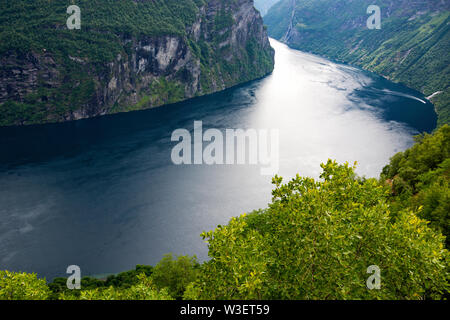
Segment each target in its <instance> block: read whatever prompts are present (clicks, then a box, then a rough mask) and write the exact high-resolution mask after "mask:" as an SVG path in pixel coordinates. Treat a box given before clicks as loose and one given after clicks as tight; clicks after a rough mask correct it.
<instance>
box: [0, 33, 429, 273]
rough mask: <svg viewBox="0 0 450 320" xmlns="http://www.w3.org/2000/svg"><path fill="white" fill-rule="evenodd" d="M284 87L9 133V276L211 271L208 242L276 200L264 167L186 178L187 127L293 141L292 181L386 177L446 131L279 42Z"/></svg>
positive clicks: (386, 93) (196, 170)
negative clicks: (177, 154) (177, 264)
mask: <svg viewBox="0 0 450 320" xmlns="http://www.w3.org/2000/svg"><path fill="white" fill-rule="evenodd" d="M272 44H273V46H274V47H275V49H276V68H275V71H274V73H273V74H272V75H270V76H268V77H266V78H264V79H262V80H259V81H255V82H252V83H249V84H246V85H243V86H240V87H237V88H234V89H231V90H227V91H225V92H221V93H218V94H215V95H211V96H208V97H203V98H198V99H195V100H191V101H187V102H183V103H179V104H176V105H171V106H165V107H161V108H157V109H153V110H147V111H142V112H134V113H128V114H120V115H113V116H106V117H102V118H96V119H89V120H83V121H77V122H72V123H64V124H54V125H42V126H33V127H22V128H2V129H0V269H9V270H13V271H26V272H37V273H38V274H39V275H40V276H45V277H47V278H48V279H51V278H53V277H55V276H61V275H64V274H65V270H66V268H67V266H69V265H72V264H75V265H79V266H80V267H81V270H82V273H83V275H93V274H105V273H116V272H120V271H125V270H128V269H132V268H134V266H135V265H136V264H155V263H157V262H158V261H159V260H160V259H161V257H162V256H163V254H165V253H169V252H173V253H176V254H190V255H194V254H196V255H197V256H198V257H199V259H200V260H204V259H207V246H206V245H205V244H204V243H203V241H202V239H201V238H200V236H199V234H200V233H201V232H202V231H204V230H210V229H212V228H214V227H216V226H217V225H218V224H225V223H227V221H228V220H229V219H230V218H231V217H233V216H237V215H240V214H242V213H244V212H248V211H251V210H253V209H258V208H263V207H265V206H266V205H267V203H268V202H270V199H271V194H270V191H271V189H272V186H271V184H270V181H271V178H270V177H268V176H262V175H261V174H260V167H259V166H257V165H252V166H250V165H227V166H207V165H197V166H193V165H192V166H189V165H184V166H175V165H173V164H172V161H171V150H172V148H173V146H174V145H175V143H173V142H171V141H170V137H171V134H172V132H173V131H174V130H175V129H178V128H186V129H189V130H192V129H193V123H194V121H195V120H202V121H203V125H204V127H205V130H206V129H207V128H218V129H220V130H224V129H226V128H242V129H248V128H255V129H278V130H279V131H280V172H279V173H280V175H282V176H284V177H286V178H289V177H292V176H294V175H295V174H296V173H299V174H301V175H307V176H313V177H317V176H318V175H319V173H320V166H319V165H320V163H321V162H324V161H326V160H327V159H328V158H333V159H337V160H338V161H340V162H343V161H350V162H353V161H356V160H357V161H358V162H359V167H358V173H360V174H361V175H366V176H374V177H376V176H378V174H379V172H380V171H381V169H382V168H383V166H384V165H385V164H386V163H387V162H388V160H389V158H390V157H391V156H392V155H394V154H395V153H396V152H398V151H402V150H404V149H406V148H408V147H410V146H411V145H412V143H413V139H412V136H413V135H415V134H417V133H419V132H422V131H431V130H432V129H433V128H434V127H435V125H436V115H435V114H434V111H433V106H432V105H431V104H430V103H429V102H428V101H425V99H424V97H423V96H422V95H421V94H420V93H417V92H415V91H413V90H410V89H407V88H405V87H403V86H400V85H397V84H394V83H391V82H389V81H387V80H385V79H383V78H380V77H377V76H375V75H373V74H370V73H367V72H364V71H361V70H359V69H355V68H352V67H348V66H343V65H337V64H334V63H331V62H330V61H327V60H325V59H322V58H319V57H316V56H313V55H310V54H305V53H302V52H299V51H295V50H291V49H288V48H287V47H286V46H284V45H282V44H280V43H278V42H276V41H272Z"/></svg>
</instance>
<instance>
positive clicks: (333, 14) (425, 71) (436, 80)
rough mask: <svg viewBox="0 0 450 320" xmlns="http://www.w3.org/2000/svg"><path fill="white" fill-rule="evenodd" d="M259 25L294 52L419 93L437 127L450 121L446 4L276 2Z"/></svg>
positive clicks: (444, 0) (433, 0)
mask: <svg viewBox="0 0 450 320" xmlns="http://www.w3.org/2000/svg"><path fill="white" fill-rule="evenodd" d="M369 5H378V6H379V7H380V9H381V29H379V30H377V29H374V30H369V29H368V28H367V19H368V18H369V16H370V14H367V9H368V7H369ZM264 21H265V23H266V24H267V25H268V28H269V35H270V36H272V37H274V38H276V39H280V40H281V41H283V42H285V43H287V44H288V45H289V46H291V47H293V48H296V49H300V50H304V51H309V52H313V53H316V54H320V55H323V56H326V57H329V58H331V59H334V60H338V61H343V62H346V63H350V64H354V65H358V66H360V67H363V68H365V69H367V70H370V71H374V72H376V73H378V74H380V75H383V76H385V77H387V78H389V79H391V80H393V81H398V82H402V83H404V84H406V85H407V86H409V87H411V88H415V89H417V90H419V91H421V92H423V93H424V94H425V95H426V96H430V99H431V100H432V101H433V103H434V104H435V106H436V111H437V113H438V116H439V119H438V120H439V124H440V125H442V124H445V123H450V55H449V52H450V1H448V0H426V1H412V0H386V1H374V0H314V1H311V0H281V1H280V2H279V3H277V4H276V5H275V6H273V7H272V8H271V9H270V10H269V13H268V14H267V15H266V16H265V17H264ZM433 94H434V95H433Z"/></svg>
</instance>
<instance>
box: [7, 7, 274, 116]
mask: <svg viewBox="0 0 450 320" xmlns="http://www.w3.org/2000/svg"><path fill="white" fill-rule="evenodd" d="M7 1H9V0H7ZM103 1H106V2H108V1H107V0H103ZM177 1H178V3H175V2H173V8H171V7H170V5H171V4H170V3H171V1H166V2H165V3H164V4H163V3H161V4H160V5H161V6H163V5H165V6H168V7H169V10H167V11H168V13H167V15H169V14H171V12H174V10H175V9H176V8H178V7H175V6H179V5H180V3H183V2H189V3H188V4H189V9H190V11H189V12H188V13H189V14H190V15H189V18H184V15H187V13H184V12H182V13H180V12H178V14H180V15H182V16H181V17H182V18H180V19H179V20H180V21H181V22H183V24H184V26H183V30H176V31H175V32H173V31H171V29H170V27H171V26H168V27H167V28H168V31H167V32H166V31H164V30H162V31H160V32H158V33H157V34H155V33H153V32H147V33H146V32H145V30H138V31H139V32H129V31H128V30H126V28H125V27H124V26H123V25H120V26H119V27H118V28H117V29H119V30H120V31H116V30H114V29H113V30H109V29H110V28H109V27H103V28H101V29H100V30H97V29H94V27H91V26H90V25H89V26H87V27H86V28H85V30H84V31H83V27H82V30H73V31H68V30H64V31H61V33H60V36H62V37H70V36H72V34H71V33H77V32H78V35H80V37H82V36H83V33H82V32H93V33H92V34H95V38H94V37H93V36H92V38H93V39H94V41H98V40H97V38H98V37H105V39H101V40H102V41H110V43H106V44H105V45H110V44H111V43H112V45H111V50H108V52H106V53H104V54H103V55H101V56H100V55H99V54H97V52H98V50H100V49H105V45H103V46H102V42H100V41H99V42H100V43H99V44H97V46H98V47H94V49H95V50H97V51H94V49H92V50H91V51H89V53H84V52H83V50H84V49H85V47H82V48H81V49H77V48H76V45H73V44H72V43H71V45H70V46H68V47H67V48H65V47H64V48H61V46H60V45H59V44H55V45H53V47H52V46H51V45H50V47H51V48H47V47H46V45H47V46H48V44H46V43H45V41H44V40H45V39H44V40H43V41H40V38H39V35H36V37H35V38H33V39H31V40H30V41H29V42H30V43H31V44H30V45H29V46H24V45H20V46H18V45H16V46H15V44H14V42H13V40H12V39H6V40H8V41H9V42H10V43H11V46H10V47H5V45H3V48H2V50H1V51H0V53H1V58H0V61H1V66H0V125H24V124H32V123H46V122H59V121H67V120H77V119H82V118H88V117H94V116H99V115H104V114H110V113H115V112H123V111H130V110H138V109H145V108H151V107H156V106H160V105H163V104H167V103H174V102H178V101H181V100H184V99H188V98H192V97H195V96H200V95H205V94H209V93H213V92H216V91H219V90H223V89H225V88H228V87H231V86H234V85H237V84H239V83H242V82H246V81H250V80H253V79H256V78H259V77H262V76H264V75H266V74H268V73H270V72H271V71H272V70H273V65H274V51H273V49H272V48H271V47H270V44H269V41H268V38H267V33H266V31H265V29H264V26H263V22H262V18H261V17H260V15H259V13H258V11H256V10H255V9H254V7H253V1H252V0H236V1H225V0H208V1H194V2H193V1H190V0H177ZM56 2H60V1H56ZM101 2H102V1H100V0H97V1H94V3H95V4H96V5H99V4H101ZM123 2H130V3H131V4H132V3H134V4H135V5H136V6H141V8H140V9H142V8H144V9H145V8H147V7H146V6H147V5H148V6H150V5H154V1H150V0H144V1H132V0H125V1H123ZM123 2H122V3H123ZM86 6H87V4H86ZM91 6H92V5H91ZM80 8H81V10H82V12H83V6H81V5H80ZM131 8H132V7H131ZM172 9H173V10H172ZM126 10H128V11H129V10H132V9H127V8H125V10H124V11H126ZM141 11H142V10H141ZM141 11H140V12H141ZM93 14H94V13H93ZM139 14H141V15H143V17H142V18H143V20H144V21H146V20H145V19H146V18H147V17H146V16H145V13H139ZM163 14H164V12H163ZM94 18H95V17H94ZM94 18H92V17H91V19H94ZM118 18H119V19H120V17H118ZM148 18H149V19H150V18H154V19H156V20H158V19H160V20H161V21H162V22H164V21H165V17H164V16H163V17H161V14H160V15H158V16H156V18H155V17H148ZM85 19H86V20H87V19H89V15H88V17H86V18H85ZM112 19H113V18H112ZM0 21H1V20H0ZM119 21H120V20H119ZM161 21H160V22H158V21H157V22H155V25H156V24H157V23H162V22H161ZM28 22H29V23H31V22H32V21H30V20H28ZM63 22H65V20H63ZM2 23H4V22H2ZM97 25H98V23H97ZM158 25H159V24H158ZM82 26H83V25H82ZM133 27H134V26H133ZM96 28H98V27H96ZM47 29H48V27H47ZM50 29H54V32H55V33H58V32H59V31H58V30H60V29H63V28H62V27H61V25H59V24H56V25H54V26H52V27H50ZM121 29H125V30H124V31H122V30H121ZM95 32H96V33H95ZM105 32H107V33H108V35H107V36H105ZM47 36H48V37H52V35H51V30H50V33H49V34H48V35H47ZM11 38H12V37H11ZM36 39H38V40H36ZM3 40H4V39H3ZM56 41H57V40H56ZM56 41H55V42H56ZM80 41H83V40H80ZM36 42H37V43H38V44H40V43H43V44H42V45H41V46H39V45H35V43H36ZM91 44H92V40H90V42H89V44H86V46H89V45H91ZM99 48H100V49H99ZM92 52H94V53H92ZM98 56H100V58H99V57H98ZM105 56H107V57H105Z"/></svg>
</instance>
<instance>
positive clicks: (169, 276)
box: [152, 254, 199, 299]
mask: <svg viewBox="0 0 450 320" xmlns="http://www.w3.org/2000/svg"><path fill="white" fill-rule="evenodd" d="M198 269H199V264H198V262H197V259H196V258H195V257H189V256H178V257H176V258H174V257H173V255H171V254H168V255H165V256H164V258H163V259H162V260H161V261H160V262H159V263H158V264H157V265H156V266H155V268H154V269H153V275H152V279H153V282H154V284H155V285H156V287H157V288H159V289H163V288H167V289H168V292H169V293H170V295H171V296H172V297H174V298H176V299H180V298H182V297H183V294H184V292H185V290H186V288H187V286H188V285H189V284H190V283H191V282H193V281H195V280H196V278H197V274H198Z"/></svg>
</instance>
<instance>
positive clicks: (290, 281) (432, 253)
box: [185, 161, 449, 299]
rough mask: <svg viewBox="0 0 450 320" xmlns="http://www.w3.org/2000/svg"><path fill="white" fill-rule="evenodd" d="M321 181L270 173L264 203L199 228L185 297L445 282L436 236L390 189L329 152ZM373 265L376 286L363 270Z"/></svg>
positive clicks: (415, 292) (283, 295) (315, 295)
mask: <svg viewBox="0 0 450 320" xmlns="http://www.w3.org/2000/svg"><path fill="white" fill-rule="evenodd" d="M322 168H323V173H322V175H321V178H322V180H319V181H316V180H314V179H312V178H302V177H300V176H297V177H296V178H294V179H293V180H291V181H290V182H288V183H287V184H282V178H280V177H275V178H274V184H275V185H276V188H275V190H274V191H273V201H272V203H271V204H270V206H269V208H268V209H266V210H264V211H259V212H255V213H252V214H250V215H248V216H246V215H243V216H241V217H239V218H234V219H232V220H231V222H230V223H229V224H228V225H227V226H219V227H218V228H217V229H216V230H214V231H210V232H207V233H204V234H203V237H204V238H205V239H206V240H207V241H208V243H209V255H210V257H211V260H210V261H208V262H206V263H205V264H204V265H203V266H202V270H201V273H200V275H199V278H198V279H197V281H196V282H195V284H194V285H191V286H189V287H188V289H187V290H186V294H185V297H187V298H190V299H192V298H198V299H426V298H436V299H438V298H441V297H442V295H443V294H444V293H445V292H446V290H448V272H447V270H448V263H449V253H448V251H447V250H446V249H445V248H444V245H443V241H444V237H443V236H442V235H441V234H439V233H438V232H436V231H434V230H432V229H431V228H429V227H428V222H427V221H425V220H422V219H420V218H418V217H417V215H416V214H417V212H414V211H411V210H401V211H399V212H398V213H397V216H396V219H392V216H391V212H390V210H391V208H390V203H389V201H388V196H389V189H388V188H386V186H385V185H383V184H381V183H379V182H378V181H377V180H375V179H361V178H358V177H357V176H356V174H355V172H354V167H351V166H349V165H348V164H345V165H338V164H337V163H336V162H333V161H328V163H327V164H323V165H322ZM371 265H377V266H378V267H379V268H380V269H381V289H380V290H369V289H368V288H367V284H366V282H367V279H368V278H369V276H370V274H367V269H368V267H369V266H371Z"/></svg>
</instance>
